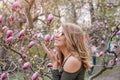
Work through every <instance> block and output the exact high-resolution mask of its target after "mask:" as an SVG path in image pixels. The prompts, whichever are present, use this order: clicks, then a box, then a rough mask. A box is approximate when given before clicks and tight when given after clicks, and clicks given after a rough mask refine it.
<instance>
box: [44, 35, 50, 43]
mask: <svg viewBox="0 0 120 80" xmlns="http://www.w3.org/2000/svg"><path fill="white" fill-rule="evenodd" d="M50 40H51V37H50V35H49V34H47V35H45V37H44V41H45V42H50Z"/></svg>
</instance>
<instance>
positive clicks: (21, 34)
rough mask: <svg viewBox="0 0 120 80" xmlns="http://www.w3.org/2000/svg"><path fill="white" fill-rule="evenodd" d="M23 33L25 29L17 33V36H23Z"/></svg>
mask: <svg viewBox="0 0 120 80" xmlns="http://www.w3.org/2000/svg"><path fill="white" fill-rule="evenodd" d="M24 34H25V30H21V31H20V32H19V33H18V38H21V37H22V36H24Z"/></svg>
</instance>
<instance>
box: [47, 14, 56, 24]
mask: <svg viewBox="0 0 120 80" xmlns="http://www.w3.org/2000/svg"><path fill="white" fill-rule="evenodd" d="M53 18H54V16H53V14H49V15H48V17H47V23H48V24H50V23H51V22H52V21H53Z"/></svg>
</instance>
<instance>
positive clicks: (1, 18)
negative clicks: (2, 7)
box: [0, 15, 3, 24]
mask: <svg viewBox="0 0 120 80" xmlns="http://www.w3.org/2000/svg"><path fill="white" fill-rule="evenodd" d="M2 22H3V17H2V15H0V24H1V23H2Z"/></svg>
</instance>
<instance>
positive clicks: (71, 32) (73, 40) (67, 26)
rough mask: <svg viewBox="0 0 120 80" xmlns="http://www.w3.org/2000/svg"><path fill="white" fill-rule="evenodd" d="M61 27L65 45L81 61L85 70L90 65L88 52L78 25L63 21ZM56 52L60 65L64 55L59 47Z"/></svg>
mask: <svg viewBox="0 0 120 80" xmlns="http://www.w3.org/2000/svg"><path fill="white" fill-rule="evenodd" d="M62 28H63V33H64V35H65V37H66V47H67V50H68V52H69V53H71V54H72V55H73V56H75V57H76V58H78V59H79V60H80V61H81V62H82V65H83V66H84V68H85V70H88V69H89V68H90V67H91V65H90V61H89V54H88V52H87V48H86V46H85V42H84V36H83V32H82V30H81V29H80V26H78V25H75V24H73V23H63V24H62ZM57 52H58V60H59V63H60V65H62V63H63V60H64V56H63V54H62V52H60V50H59V49H57Z"/></svg>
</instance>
